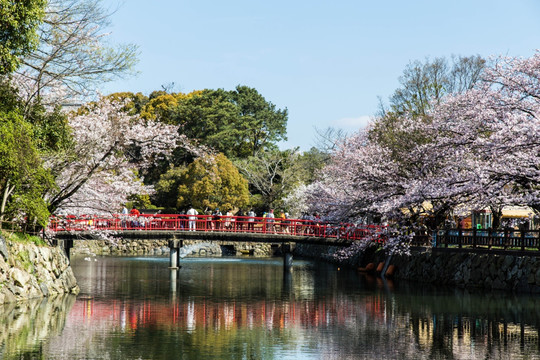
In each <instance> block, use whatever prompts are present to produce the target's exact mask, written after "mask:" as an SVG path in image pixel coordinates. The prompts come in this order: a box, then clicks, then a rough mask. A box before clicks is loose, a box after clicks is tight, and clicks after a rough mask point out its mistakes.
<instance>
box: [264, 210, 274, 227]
mask: <svg viewBox="0 0 540 360" xmlns="http://www.w3.org/2000/svg"><path fill="white" fill-rule="evenodd" d="M274 218H275V216H274V209H270V211H269V212H268V214H266V223H267V224H268V225H267V226H266V230H267V231H271V232H274Z"/></svg>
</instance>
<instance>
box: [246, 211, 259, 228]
mask: <svg viewBox="0 0 540 360" xmlns="http://www.w3.org/2000/svg"><path fill="white" fill-rule="evenodd" d="M247 216H249V218H248V231H255V217H256V216H257V214H255V211H253V209H249V211H248V213H247Z"/></svg>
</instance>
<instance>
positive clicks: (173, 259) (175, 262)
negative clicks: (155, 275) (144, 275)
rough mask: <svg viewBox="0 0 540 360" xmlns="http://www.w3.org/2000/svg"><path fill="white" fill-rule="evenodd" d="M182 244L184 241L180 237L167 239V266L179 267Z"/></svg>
mask: <svg viewBox="0 0 540 360" xmlns="http://www.w3.org/2000/svg"><path fill="white" fill-rule="evenodd" d="M182 246H184V241H183V240H180V239H172V240H169V249H170V255H169V256H170V260H169V268H171V269H174V270H176V269H179V268H180V249H181V248H182Z"/></svg>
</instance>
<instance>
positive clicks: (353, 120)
mask: <svg viewBox="0 0 540 360" xmlns="http://www.w3.org/2000/svg"><path fill="white" fill-rule="evenodd" d="M370 121H371V116H369V115H363V116H359V117H346V118H342V119H339V120H334V121H333V122H332V125H333V126H337V127H342V128H349V129H360V128H365V127H366V126H367V125H368V123H369V122H370Z"/></svg>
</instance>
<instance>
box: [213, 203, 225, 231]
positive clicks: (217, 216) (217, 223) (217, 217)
mask: <svg viewBox="0 0 540 360" xmlns="http://www.w3.org/2000/svg"><path fill="white" fill-rule="evenodd" d="M222 216H223V214H222V213H221V211H219V208H216V210H215V211H214V213H213V214H212V230H214V229H215V230H221V217H222Z"/></svg>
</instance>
